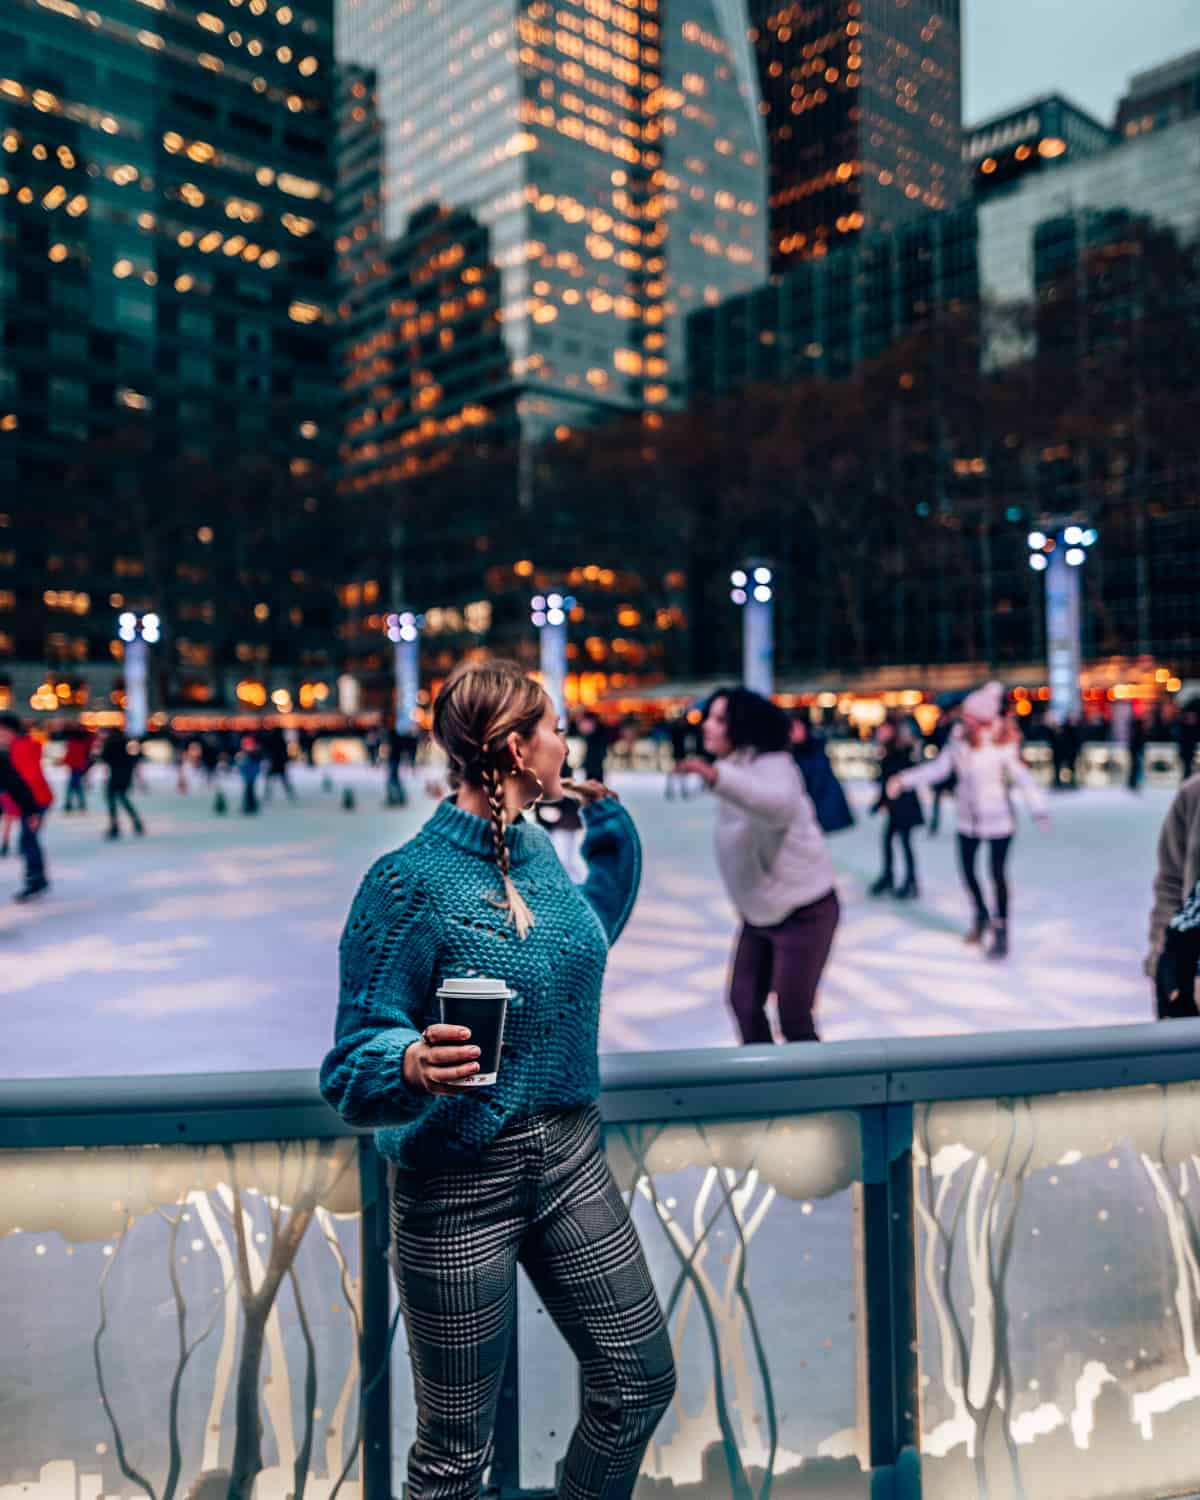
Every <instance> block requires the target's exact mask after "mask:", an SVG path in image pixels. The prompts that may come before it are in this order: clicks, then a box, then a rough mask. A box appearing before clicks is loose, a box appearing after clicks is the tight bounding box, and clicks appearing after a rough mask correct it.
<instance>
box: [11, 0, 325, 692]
mask: <svg viewBox="0 0 1200 1500" xmlns="http://www.w3.org/2000/svg"><path fill="white" fill-rule="evenodd" d="M332 75H333V32H332V0H287V3H284V0H211V3H208V4H192V5H186V6H184V5H178V4H168V3H166V0H143V3H141V4H137V5H134V4H121V5H116V4H112V5H106V6H103V7H101V8H99V9H90V8H87V7H85V6H82V5H76V4H74V3H69V0H63V3H58V4H54V5H42V4H37V3H34V0H6V4H5V5H4V6H3V7H0V247H2V252H0V318H2V319H3V343H2V347H0V689H3V692H2V693H0V697H3V698H7V699H8V700H9V701H11V703H12V705H13V706H14V707H16V708H18V709H19V710H21V711H22V712H29V710H30V708H31V707H33V708H34V710H35V712H41V711H42V708H43V706H44V704H45V701H46V696H47V695H46V694H45V693H44V692H42V693H40V694H39V693H38V691H37V690H38V689H40V688H42V687H44V686H45V685H46V684H49V687H50V689H51V696H52V697H53V696H57V697H59V699H60V703H59V707H64V706H66V707H69V708H72V709H74V708H81V709H82V708H89V709H94V708H97V707H99V708H105V709H110V710H111V709H112V707H113V706H114V703H116V702H118V701H119V693H117V692H116V688H115V684H116V683H117V681H118V680H119V675H120V659H119V646H117V643H116V642H115V640H114V633H115V622H116V614H117V612H118V611H119V610H121V609H125V608H128V609H140V608H145V609H151V610H154V611H156V612H157V613H159V615H160V616H161V617H162V620H163V631H162V636H163V638H162V642H161V644H160V646H159V647H158V648H156V651H155V671H156V674H157V677H156V680H157V682H158V683H159V684H160V685H161V688H162V693H163V695H164V696H165V698H166V700H167V701H168V702H170V701H174V702H176V703H194V704H206V703H219V702H221V701H222V700H224V701H225V702H229V701H231V700H234V699H235V691H236V690H235V684H236V683H237V682H239V681H245V682H246V683H248V684H251V683H252V687H249V686H248V687H247V689H246V693H248V694H251V695H252V697H253V699H255V700H257V699H258V698H259V697H261V698H262V700H263V701H266V698H267V695H268V693H269V692H270V691H280V692H286V693H288V694H289V695H291V694H295V693H297V692H298V688H299V682H298V679H299V678H300V677H301V676H302V675H303V674H304V672H305V670H306V669H308V668H312V669H313V670H314V671H315V670H323V669H325V668H327V667H328V666H329V665H330V663H329V659H328V656H327V647H328V636H329V630H330V626H331V621H330V619H329V616H328V610H327V605H326V602H325V601H326V599H327V597H328V596H327V594H326V593H323V592H322V590H321V587H320V583H319V579H318V577H317V573H316V570H315V569H314V568H312V567H310V560H309V558H308V557H307V556H306V555H302V553H303V549H302V548H300V547H299V546H297V547H296V548H294V549H292V553H293V555H292V557H291V558H290V559H289V558H288V557H285V556H283V555H282V553H281V551H280V550H279V549H277V548H276V547H275V543H274V541H273V540H272V539H271V538H270V537H267V536H260V535H258V534H257V531H256V530H255V523H254V522H253V517H252V511H253V508H254V507H253V506H252V505H251V503H250V499H251V496H253V501H254V506H258V507H260V513H261V515H262V516H264V517H265V515H266V511H267V509H268V507H273V506H274V505H275V504H276V502H277V503H278V507H279V510H280V513H281V514H282V513H283V512H287V513H288V514H289V515H290V516H291V517H292V518H293V519H294V520H296V521H297V523H298V524H300V523H302V527H303V528H304V529H307V528H308V527H310V526H316V525H318V524H319V523H320V521H321V519H322V516H323V514H324V512H323V511H322V510H321V509H320V508H319V507H320V505H321V503H322V499H321V497H322V495H323V493H324V489H323V487H324V485H325V483H326V479H327V476H329V475H330V474H331V472H332V468H333V462H334V457H335V452H336V448H335V443H336V432H335V429H334V425H333V423H332V422H331V421H330V419H329V412H330V408H331V406H332V401H331V393H332V385H331V379H332V370H331V364H330V359H329V352H330V338H329V330H330V326H331V314H332V309H331V308H330V307H329V305H328V300H329V293H330V291H331V287H332V277H331V273H332V238H333V236H332V211H333V171H332V168H333V152H332V142H331V139H330V136H331V131H330V122H331V97H332V92H331V91H332ZM252 466H253V467H254V469H255V475H256V477H255V478H254V480H253V481H252V480H251V478H250V468H251V467H252ZM268 474H269V475H270V478H269V479H268V478H267V475H268ZM239 475H241V476H244V479H245V484H244V488H245V496H244V498H245V502H246V509H245V511H244V513H243V515H244V519H245V522H246V525H245V528H244V530H242V531H241V532H240V533H239V535H240V536H241V542H239V543H238V545H240V546H243V548H244V550H243V551H242V553H241V554H240V556H237V557H235V555H234V553H235V539H234V529H233V526H232V523H231V524H229V525H226V524H223V517H225V516H227V515H228V513H229V511H230V510H231V509H232V508H233V506H234V500H233V496H234V492H235V490H236V489H237V486H238V483H239V479H238V476H239ZM217 476H220V477H219V480H218V478H217ZM285 491H286V493H285ZM67 496H69V497H70V498H69V500H68V499H66V498H65V497H67ZM306 507H308V508H306ZM272 514H274V511H273V510H272ZM264 524H265V522H264ZM289 524H290V522H289ZM292 536H293V540H295V533H292ZM3 679H7V680H3ZM114 695H115V696H114ZM35 697H37V698H39V703H38V704H34V703H32V699H33V698H35ZM158 701H162V700H161V698H160V699H158ZM243 701H247V702H248V701H250V699H249V698H244V700H243Z"/></svg>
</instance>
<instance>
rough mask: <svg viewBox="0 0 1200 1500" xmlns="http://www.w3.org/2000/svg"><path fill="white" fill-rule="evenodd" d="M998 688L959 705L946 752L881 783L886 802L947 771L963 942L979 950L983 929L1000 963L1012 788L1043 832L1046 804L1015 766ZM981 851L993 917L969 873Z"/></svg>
mask: <svg viewBox="0 0 1200 1500" xmlns="http://www.w3.org/2000/svg"><path fill="white" fill-rule="evenodd" d="M1004 698H1005V693H1004V686H1003V684H1002V683H999V682H989V683H988V684H987V686H986V687H981V688H979V689H978V690H977V691H976V692H974V693H972V694H971V695H970V696H969V697H968V698H967V699H966V700H965V701H964V703H963V705H962V723H961V724H958V725H956V726H955V728H954V730H953V732H952V733H951V735H950V738H949V739H948V740H947V742H946V748H945V749H944V750H943V751H942V753H941V754H940V755H939V756H938V757H937V759H936V760H930V761H926V762H925V764H924V765H922V766H914V767H913V768H912V769H911V770H908V771H901V772H900V774H899V775H897V776H893V777H892V778H891V779H890V781H889V782H888V783H887V787H886V790H887V793H888V795H889V796H893V797H898V796H900V795H901V794H902V793H903V792H906V791H915V790H916V788H917V787H922V786H935V785H936V784H937V783H938V782H939V781H943V780H944V779H945V778H946V776H947V775H949V774H950V773H951V772H953V773H954V774H955V775H956V776H957V778H958V781H957V784H956V786H955V790H954V808H955V815H956V817H957V819H958V860H959V870H960V873H961V875H962V882H963V885H964V886H965V887H966V889H967V893H968V895H969V896H970V898H971V904H972V906H973V907H974V911H975V915H974V919H973V921H972V923H971V927H970V931H969V932H968V933H967V942H968V943H981V942H982V941H983V939H984V938H985V937H986V936H987V934H988V931H989V928H990V930H991V939H992V940H991V943H990V945H989V947H988V950H987V956H988V957H989V958H1007V957H1008V855H1009V851H1010V849H1011V847H1012V841H1013V834H1014V833H1015V832H1016V815H1015V813H1014V811H1013V800H1012V793H1013V788H1014V787H1018V788H1020V791H1021V794H1022V796H1023V797H1024V799H1025V803H1026V806H1027V807H1028V808H1029V811H1030V813H1031V814H1032V815H1033V817H1034V819H1035V821H1036V822H1037V824H1038V826H1039V827H1040V828H1049V826H1050V819H1049V817H1048V816H1047V812H1046V799H1045V797H1044V796H1043V795H1042V790H1041V788H1040V787H1039V786H1038V784H1037V782H1035V781H1034V779H1033V776H1032V774H1031V773H1030V770H1029V767H1028V766H1027V765H1026V764H1025V762H1024V761H1023V760H1022V759H1021V736H1020V731H1019V730H1018V729H1017V727H1016V725H1015V724H1014V723H1013V722H1012V720H1011V719H1008V718H1006V717H1005V715H1004ZM984 844H986V845H987V846H988V860H989V865H990V869H991V876H992V887H993V889H994V891H995V913H996V914H995V917H994V918H991V917H989V915H988V906H987V902H986V901H985V900H984V896H983V890H982V888H981V886H980V884H979V877H978V875H977V874H976V864H977V862H978V858H979V851H980V849H981V847H982V846H983V845H984Z"/></svg>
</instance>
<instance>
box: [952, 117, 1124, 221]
mask: <svg viewBox="0 0 1200 1500" xmlns="http://www.w3.org/2000/svg"><path fill="white" fill-rule="evenodd" d="M1115 140H1116V137H1115V136H1114V134H1113V132H1112V131H1111V130H1109V128H1108V126H1107V125H1103V124H1101V122H1100V121H1099V120H1097V119H1096V118H1095V116H1093V115H1089V114H1088V113H1087V112H1086V111H1085V110H1082V109H1080V108H1079V106H1078V105H1076V104H1072V103H1071V101H1070V100H1069V99H1064V98H1063V96H1062V95H1061V94H1046V95H1044V96H1043V97H1042V98H1040V99H1032V100H1030V102H1029V103H1028V104H1023V105H1021V106H1020V107H1019V108H1017V109H1008V110H1005V112H1004V113H1003V114H1002V115H993V116H992V118H991V119H990V120H981V121H979V123H978V124H976V125H973V126H971V128H970V129H969V130H967V131H966V132H965V133H964V136H963V161H964V162H965V164H966V166H967V170H968V171H969V173H970V176H971V182H970V186H971V190H972V192H973V193H974V196H975V197H976V198H977V199H982V198H985V197H989V196H990V195H991V194H992V193H998V192H1007V191H1008V190H1009V189H1011V188H1013V187H1015V186H1017V185H1019V184H1020V183H1022V182H1024V180H1025V179H1026V178H1027V177H1029V176H1030V174H1031V173H1034V172H1044V171H1046V170H1047V169H1053V168H1056V167H1065V166H1067V165H1068V164H1070V163H1073V162H1077V161H1082V160H1084V159H1085V158H1086V157H1089V156H1102V155H1103V154H1104V152H1105V151H1108V150H1110V149H1111V148H1112V146H1113V144H1114V142H1115Z"/></svg>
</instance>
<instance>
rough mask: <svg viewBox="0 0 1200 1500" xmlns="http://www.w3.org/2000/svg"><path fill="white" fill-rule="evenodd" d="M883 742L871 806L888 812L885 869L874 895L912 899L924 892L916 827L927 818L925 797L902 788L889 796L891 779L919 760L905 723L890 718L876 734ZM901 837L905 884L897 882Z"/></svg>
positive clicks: (878, 810) (880, 748)
mask: <svg viewBox="0 0 1200 1500" xmlns="http://www.w3.org/2000/svg"><path fill="white" fill-rule="evenodd" d="M875 740H876V743H877V744H878V746H879V751H880V758H879V796H878V798H877V800H876V802H875V805H874V807H872V809H871V813H872V815H874V814H875V813H877V812H885V813H886V814H887V819H886V821H885V823H884V825H883V873H882V874H881V875H880V877H879V879H878V880H877V881H876V882H875V884H874V885H873V886H872V887H871V895H872V896H885V895H894V896H895V897H896V898H897V900H900V901H909V900H912V899H913V898H914V897H916V896H918V895H920V891H919V890H918V888H917V865H916V860H915V858H914V856H913V846H912V831H913V829H914V828H920V826H921V825H922V823H924V821H925V815H924V813H922V811H921V801H920V798H919V797H918V796H917V794H916V792H901V793H900V794H899V796H896V797H889V796H888V794H887V785H888V781H889V780H890V779H891V777H893V776H899V775H900V773H901V771H907V770H908V769H909V767H910V766H912V765H914V764H915V761H916V758H915V755H914V753H913V741H912V738H911V736H910V735H909V733H908V731H907V730H906V729H905V728H904V726H903V725H901V724H897V723H896V722H895V721H894V720H892V719H886V720H885V721H884V722H883V723H882V724H881V725H880V726H879V728H878V730H877V731H876V734H875ZM897 839H899V841H900V848H901V849H902V850H903V852H904V884H903V885H900V886H897V885H896V883H895V842H896V840H897Z"/></svg>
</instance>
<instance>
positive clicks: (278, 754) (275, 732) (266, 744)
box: [263, 724, 296, 802]
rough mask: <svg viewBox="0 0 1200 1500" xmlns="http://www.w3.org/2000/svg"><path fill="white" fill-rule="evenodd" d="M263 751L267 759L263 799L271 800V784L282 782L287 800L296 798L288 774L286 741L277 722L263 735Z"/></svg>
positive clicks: (293, 800) (294, 789)
mask: <svg viewBox="0 0 1200 1500" xmlns="http://www.w3.org/2000/svg"><path fill="white" fill-rule="evenodd" d="M263 753H264V755H265V756H266V761H267V775H266V779H265V780H264V782H263V801H264V802H270V800H271V784H272V782H275V781H278V782H280V783H281V784H282V786H283V790H284V792H285V793H286V794H287V799H288V801H289V802H295V800H296V788H295V787H294V786H293V785H292V783H291V779H290V778H289V776H288V743H287V740H286V739H285V738H284V733H283V730H282V729H281V728H280V727H279V725H278V724H275V725H273V726H272V727H271V728H270V729H268V730H267V732H266V734H265V735H264V736H263Z"/></svg>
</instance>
